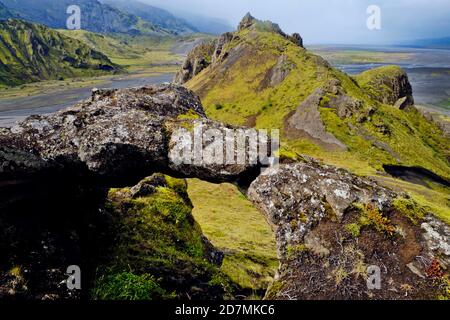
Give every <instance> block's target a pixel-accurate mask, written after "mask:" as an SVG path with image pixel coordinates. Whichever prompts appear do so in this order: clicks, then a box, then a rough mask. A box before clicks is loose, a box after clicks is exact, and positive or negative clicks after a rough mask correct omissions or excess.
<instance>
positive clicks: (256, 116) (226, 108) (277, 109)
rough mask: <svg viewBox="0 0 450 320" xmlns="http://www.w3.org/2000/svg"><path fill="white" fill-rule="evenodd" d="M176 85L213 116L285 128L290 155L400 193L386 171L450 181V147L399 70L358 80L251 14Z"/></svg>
mask: <svg viewBox="0 0 450 320" xmlns="http://www.w3.org/2000/svg"><path fill="white" fill-rule="evenodd" d="M296 39H297V40H296ZM300 39H301V38H300ZM177 80H178V82H182V83H183V82H185V81H187V82H186V83H185V85H186V86H187V87H188V88H189V89H192V90H193V91H194V92H196V93H197V94H198V95H199V96H200V98H201V100H202V103H203V105H204V107H205V110H206V112H207V115H208V116H209V117H210V118H213V119H215V120H219V121H223V122H225V123H230V124H235V125H247V126H250V127H256V128H262V129H279V130H280V132H281V138H282V141H281V142H282V144H281V146H282V149H281V157H282V158H289V159H298V157H299V155H300V154H306V155H309V156H313V157H315V158H318V159H321V160H323V161H324V162H326V163H328V164H332V165H335V166H338V167H343V168H346V169H349V170H351V171H353V172H355V173H358V174H361V175H369V176H376V177H379V178H380V179H384V180H386V183H387V184H391V186H394V187H400V188H401V189H402V190H405V186H404V185H403V184H402V185H401V186H400V182H398V181H397V180H395V181H394V180H389V178H387V177H386V176H387V175H386V173H385V172H384V166H385V165H400V166H406V167H423V168H425V169H428V170H430V171H432V172H434V173H436V174H438V175H440V176H442V177H445V178H446V179H448V178H450V165H449V159H450V152H449V149H450V148H449V141H448V139H447V138H445V136H444V134H443V133H442V131H441V129H440V128H439V127H438V126H437V125H436V124H435V123H433V122H430V121H428V120H427V119H426V118H425V117H424V116H423V115H422V114H421V113H420V112H419V111H418V110H417V109H416V108H415V107H414V106H413V101H414V100H413V98H412V95H411V89H410V85H409V81H408V79H407V75H406V73H405V72H404V71H403V70H401V68H399V67H394V66H389V67H384V68H381V69H375V70H372V71H370V72H367V73H365V74H362V75H359V76H356V77H350V76H349V75H347V74H345V73H343V72H341V71H339V70H337V69H335V68H333V67H331V66H330V64H329V63H328V62H327V61H325V60H324V59H322V58H321V57H319V56H317V55H314V54H312V53H310V52H309V51H307V50H306V49H304V48H303V47H302V46H301V45H299V41H298V37H296V36H287V35H285V34H284V33H283V32H281V30H279V27H278V26H277V25H276V24H272V23H270V22H263V21H258V20H256V19H254V18H253V17H251V16H250V15H247V16H246V17H245V18H244V20H243V21H242V22H241V24H240V26H239V30H238V31H237V32H235V33H227V34H224V35H222V36H221V37H220V38H219V39H218V40H216V41H213V42H211V43H206V44H203V45H202V47H197V48H195V49H194V50H193V51H192V52H191V54H190V55H189V57H188V59H187V60H186V62H185V64H184V66H183V70H182V71H181V72H180V73H179V74H178V75H177ZM387 180H389V181H387ZM392 184H393V185H392ZM406 187H407V188H410V189H411V190H413V191H414V192H415V191H416V190H415V188H416V187H413V186H409V185H408V186H406ZM408 191H410V190H409V189H408ZM422 191H423V193H422ZM438 191H439V192H438V193H439V199H440V200H437V199H438V198H437V193H436V194H434V193H433V196H430V195H429V194H428V193H427V192H428V191H424V190H421V191H420V196H421V197H422V196H423V197H425V194H426V197H428V198H427V200H426V201H427V204H429V205H435V204H437V203H438V202H439V205H440V209H439V210H440V212H441V213H442V215H446V216H447V218H448V213H449V208H448V190H438ZM433 197H435V200H431V199H432V198H433ZM421 199H422V198H421Z"/></svg>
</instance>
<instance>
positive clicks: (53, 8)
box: [2, 0, 171, 35]
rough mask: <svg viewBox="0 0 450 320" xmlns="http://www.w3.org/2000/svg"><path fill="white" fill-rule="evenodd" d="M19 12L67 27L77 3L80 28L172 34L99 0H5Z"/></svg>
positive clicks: (34, 19) (20, 15)
mask: <svg viewBox="0 0 450 320" xmlns="http://www.w3.org/2000/svg"><path fill="white" fill-rule="evenodd" d="M2 2H3V4H4V5H5V6H6V7H7V8H8V9H9V10H10V11H13V12H15V13H17V15H18V18H20V19H23V20H26V21H29V22H34V23H41V24H44V25H46V26H48V27H50V28H56V29H59V28H66V23H67V18H68V17H69V15H68V14H67V12H66V11H67V8H68V7H69V6H71V5H77V6H79V7H80V10H81V28H82V29H84V30H89V31H93V32H101V33H111V32H117V33H127V34H162V35H167V34H171V32H170V31H168V30H165V29H164V28H162V27H160V26H157V25H154V24H152V23H150V22H149V21H145V20H143V19H141V18H139V17H138V16H135V15H133V14H130V13H127V12H123V11H120V10H119V9H117V8H114V7H111V6H109V5H106V4H103V3H101V2H99V1H97V0H76V1H73V0H58V1H54V0H39V1H35V0H20V1H16V0H2Z"/></svg>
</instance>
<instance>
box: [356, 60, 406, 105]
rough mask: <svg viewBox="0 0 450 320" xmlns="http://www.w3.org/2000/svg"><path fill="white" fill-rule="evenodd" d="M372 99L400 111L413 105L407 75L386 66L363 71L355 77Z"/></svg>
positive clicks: (397, 68)
mask: <svg viewBox="0 0 450 320" xmlns="http://www.w3.org/2000/svg"><path fill="white" fill-rule="evenodd" d="M355 79H356V81H357V82H358V84H359V85H360V86H361V88H363V89H364V90H365V91H366V92H367V93H368V94H369V95H370V97H371V98H372V99H374V100H376V101H379V102H381V103H384V104H388V105H395V106H396V107H398V108H400V109H405V108H406V107H409V106H413V105H414V98H413V92H412V87H411V84H410V83H409V80H408V75H407V74H406V72H405V71H404V70H402V69H401V68H400V67H397V66H386V67H380V68H376V69H372V70H368V71H365V72H363V73H361V74H359V75H357V76H356V77H355Z"/></svg>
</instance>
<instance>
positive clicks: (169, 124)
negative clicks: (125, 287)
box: [0, 85, 259, 299]
mask: <svg viewBox="0 0 450 320" xmlns="http://www.w3.org/2000/svg"><path fill="white" fill-rule="evenodd" d="M196 123H201V124H202V125H203V130H207V129H208V128H215V129H217V130H222V131H223V130H228V129H229V127H227V126H225V125H223V124H221V123H217V122H213V121H210V120H208V119H206V117H205V113H204V111H203V108H202V106H201V104H200V101H199V99H198V97H197V96H195V95H194V94H193V93H192V92H190V91H188V90H187V89H185V88H183V87H179V86H174V85H160V86H149V87H143V88H136V89H125V90H95V91H94V92H93V94H92V98H91V99H90V100H87V101H84V102H81V103H79V104H78V105H76V106H74V107H71V108H68V109H65V110H62V111H59V112H57V113H55V114H52V115H48V116H31V117H29V118H27V119H26V120H24V121H23V122H21V123H19V124H18V125H16V126H15V127H13V128H11V129H2V130H0V257H2V259H1V261H0V278H1V280H0V297H6V298H8V297H9V298H17V299H20V298H23V299H70V298H79V297H80V293H79V292H78V291H70V290H68V288H67V287H66V284H65V280H67V278H68V275H66V274H65V272H66V268H67V267H68V266H70V265H78V266H80V267H81V270H82V272H83V277H82V281H83V284H82V287H83V288H89V287H90V284H91V283H92V281H93V280H94V276H95V274H94V271H95V268H96V260H97V257H98V256H99V255H100V253H101V251H102V250H104V249H105V246H103V245H102V244H101V241H100V239H101V238H108V237H109V236H111V234H109V233H108V232H109V230H108V225H109V222H110V221H109V218H108V215H105V211H104V210H101V208H102V207H103V205H104V202H105V198H106V195H107V193H108V190H109V189H110V188H111V187H118V186H132V185H134V184H136V182H137V181H139V180H141V179H142V178H144V177H146V176H150V175H151V174H153V173H155V172H163V173H169V174H173V175H175V176H180V177H189V176H192V177H198V178H201V179H204V180H209V181H213V182H224V181H245V182H247V180H252V179H254V178H255V177H256V176H257V175H258V174H259V171H258V170H257V169H258V167H259V165H258V164H256V165H254V164H248V162H247V164H244V165H217V164H209V163H207V162H200V163H195V164H192V165H184V164H183V163H181V164H176V163H174V162H173V161H172V160H173V159H172V158H171V157H170V155H171V154H172V148H175V147H176V143H175V142H176V141H175V140H174V139H172V137H173V135H176V134H177V133H178V132H179V130H181V129H183V130H186V128H187V129H188V131H189V130H192V128H194V127H195V125H196ZM186 135H188V136H190V134H189V132H187V133H186ZM209 143H211V141H209V140H208V139H206V140H205V141H204V143H203V145H204V146H206V145H208V144H209ZM156 178H157V177H156ZM156 178H155V177H154V178H152V179H145V180H144V181H142V182H141V183H139V184H138V185H136V186H135V187H132V188H131V189H130V198H139V197H143V196H152V195H153V193H154V192H155V191H157V186H158V185H160V186H165V182H164V181H159V182H158V181H157V179H156ZM155 179H156V180H155ZM185 200H186V203H189V201H188V199H185ZM99 241H100V243H99ZM205 246H206V247H211V246H210V244H208V243H206V242H205ZM211 248H212V247H211ZM209 251H210V252H213V250H209ZM212 259H213V260H215V261H219V260H220V259H219V258H218V256H217V255H216V254H213V257H212ZM43 279H44V280H43ZM25 283H26V286H25ZM87 293H88V290H85V291H83V294H87Z"/></svg>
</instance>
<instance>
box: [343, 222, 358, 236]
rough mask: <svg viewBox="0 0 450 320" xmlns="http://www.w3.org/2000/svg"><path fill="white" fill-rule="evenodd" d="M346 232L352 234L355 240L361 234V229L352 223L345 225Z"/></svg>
mask: <svg viewBox="0 0 450 320" xmlns="http://www.w3.org/2000/svg"><path fill="white" fill-rule="evenodd" d="M345 231H347V232H348V233H350V234H351V236H352V237H353V238H358V237H359V235H360V234H361V227H360V226H359V224H357V223H350V224H347V225H345Z"/></svg>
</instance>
